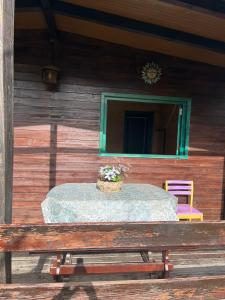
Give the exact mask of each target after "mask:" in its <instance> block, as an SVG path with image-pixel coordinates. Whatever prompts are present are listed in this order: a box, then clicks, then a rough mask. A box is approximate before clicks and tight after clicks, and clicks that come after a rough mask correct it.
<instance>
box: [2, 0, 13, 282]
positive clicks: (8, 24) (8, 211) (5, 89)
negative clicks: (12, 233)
mask: <svg viewBox="0 0 225 300" xmlns="http://www.w3.org/2000/svg"><path fill="white" fill-rule="evenodd" d="M14 5H15V1H14V0H9V1H4V0H0V223H11V220H12V178H13V175H12V170H13V146H12V145H13V90H14V87H13V74H14V67H13V61H14V60H13V44H14ZM10 276H11V257H10V254H7V253H5V254H4V253H3V254H1V255H0V282H9V281H10V278H11V277H10Z"/></svg>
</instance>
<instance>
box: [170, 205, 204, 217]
mask: <svg viewBox="0 0 225 300" xmlns="http://www.w3.org/2000/svg"><path fill="white" fill-rule="evenodd" d="M176 213H177V215H185V214H187V215H190V214H192V215H202V212H200V211H199V210H198V209H196V208H194V207H191V206H190V205H189V204H178V207H177V211H176Z"/></svg>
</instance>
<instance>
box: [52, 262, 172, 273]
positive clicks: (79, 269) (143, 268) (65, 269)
mask: <svg viewBox="0 0 225 300" xmlns="http://www.w3.org/2000/svg"><path fill="white" fill-rule="evenodd" d="M164 270H165V265H164V264H163V263H123V264H121V263H117V264H112V263H110V264H109V263H107V264H82V265H79V264H71V265H69V264H65V265H61V266H60V269H59V270H58V267H57V264H56V263H54V264H53V265H51V267H50V274H51V275H60V274H63V275H94V274H120V273H151V272H163V271H164ZM168 270H169V271H172V270H173V265H172V264H168Z"/></svg>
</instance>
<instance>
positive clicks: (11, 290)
mask: <svg viewBox="0 0 225 300" xmlns="http://www.w3.org/2000/svg"><path fill="white" fill-rule="evenodd" d="M106 297H107V299H110V300H116V299H124V300H136V299H138V300H149V299H155V300H162V299H163V300H169V299H176V300H178V299H179V300H181V299H182V300H183V299H193V300H197V299H205V300H214V299H223V298H224V297H225V276H208V277H201V278H198V277H192V278H188V280H187V279H186V278H185V279H166V280H165V279H161V280H126V281H106V282H105V281H103V282H88V283H87V282H84V283H82V282H78V283H67V284H65V283H64V284H61V283H54V284H52V283H46V284H37V285H33V284H31V285H16V284H12V285H0V299H12V300H17V299H37V300H38V299H46V300H50V299H52V300H53V299H54V300H56V299H58V300H60V299H93V300H105V299H106Z"/></svg>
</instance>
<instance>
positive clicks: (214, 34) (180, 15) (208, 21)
mask: <svg viewBox="0 0 225 300" xmlns="http://www.w3.org/2000/svg"><path fill="white" fill-rule="evenodd" d="M61 2H68V3H72V4H77V5H81V6H85V7H89V8H93V9H97V10H100V11H104V12H108V13H112V14H116V15H120V16H124V17H129V18H133V19H135V20H139V21H143V22H147V23H152V24H156V25H160V26H165V27H168V28H172V29H176V30H180V31H184V32H188V33H192V34H195V35H200V36H204V37H208V38H211V39H216V40H220V41H224V42H225V18H224V17H223V16H221V15H217V14H215V15H214V13H210V12H209V11H207V10H201V9H194V7H193V6H184V5H178V4H177V2H176V1H174V2H169V1H160V0H151V1H149V0H141V5H140V0H123V1H121V0H107V1H105V0H98V1H93V0H64V1H61Z"/></svg>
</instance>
